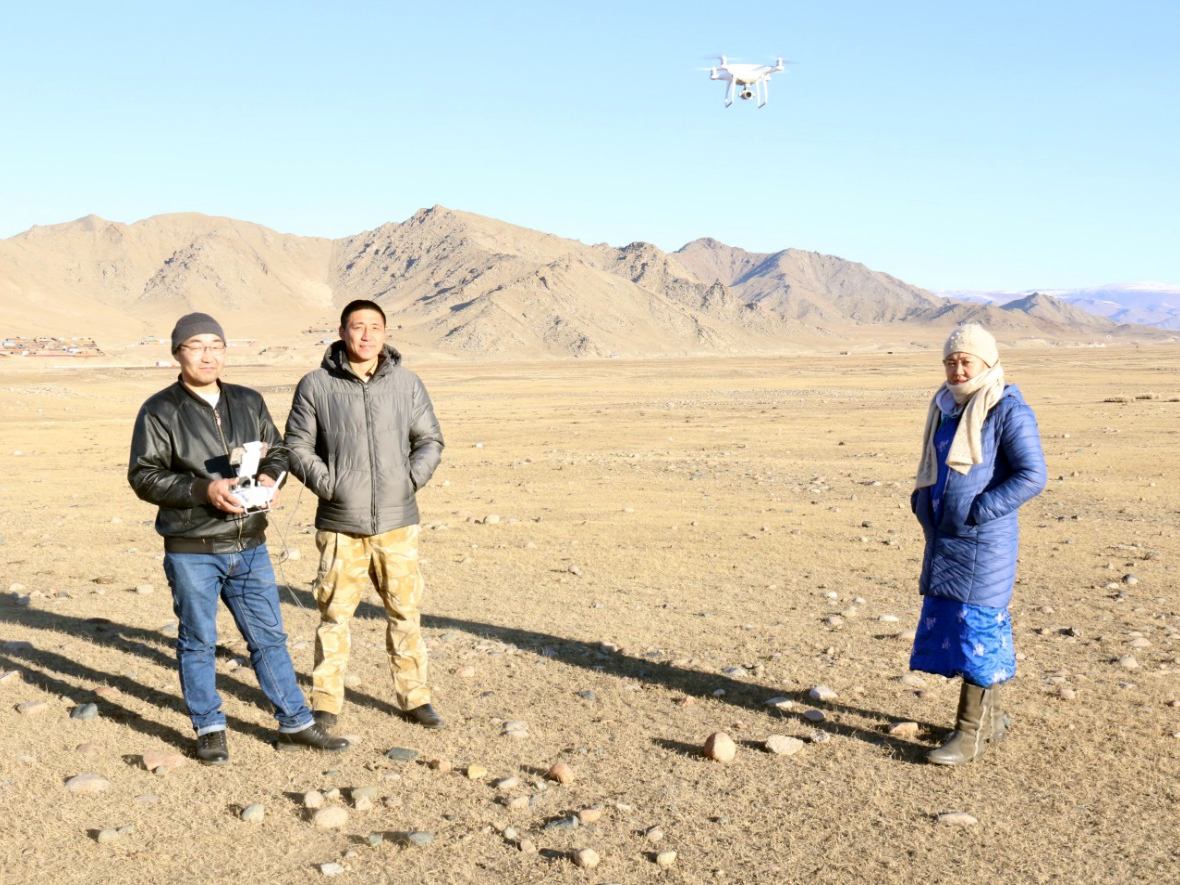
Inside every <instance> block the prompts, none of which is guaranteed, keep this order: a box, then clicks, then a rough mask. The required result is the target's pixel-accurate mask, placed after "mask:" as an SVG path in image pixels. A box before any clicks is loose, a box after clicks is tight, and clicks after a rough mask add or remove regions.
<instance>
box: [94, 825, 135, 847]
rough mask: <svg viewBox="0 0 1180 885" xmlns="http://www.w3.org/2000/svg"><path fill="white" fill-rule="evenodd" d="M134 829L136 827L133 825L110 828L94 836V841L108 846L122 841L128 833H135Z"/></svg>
mask: <svg viewBox="0 0 1180 885" xmlns="http://www.w3.org/2000/svg"><path fill="white" fill-rule="evenodd" d="M134 829H135V827H134V826H132V825H131V824H127V825H126V826H123V827H108V828H106V829H103V830H99V831H98V832H97V833H96V834H95V836H94V841H95V842H97V843H98V844H99V845H107V844H109V843H111V842H115V841H117V840H119V839H122V838H123V837H124V836H126V835H127V834H128V833H130V832H132V831H134Z"/></svg>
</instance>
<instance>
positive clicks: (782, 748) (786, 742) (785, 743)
mask: <svg viewBox="0 0 1180 885" xmlns="http://www.w3.org/2000/svg"><path fill="white" fill-rule="evenodd" d="M764 746H765V747H766V750H767V752H769V753H774V754H775V755H777V756H794V755H795V754H796V753H798V752H799V751H800V750H802V749H803V741H801V740H799V738H796V737H787V736H786V735H781V734H772V735H771V736H770V737H768V738H767V739H766V743H765V744H764Z"/></svg>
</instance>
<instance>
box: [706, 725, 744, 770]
mask: <svg viewBox="0 0 1180 885" xmlns="http://www.w3.org/2000/svg"><path fill="white" fill-rule="evenodd" d="M704 752H705V756H706V757H707V758H709V759H712V760H713V761H714V762H720V763H722V764H725V765H727V764H729V763H730V762H732V761H733V760H734V757H735V756H736V755H737V745H736V744H734V742H733V738H731V737H730V736H729V735H727V734H726V733H725V732H723V731H716V732H714V733H713V734H711V735H709V737H708V738H706V739H705V748H704Z"/></svg>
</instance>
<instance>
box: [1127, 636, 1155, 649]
mask: <svg viewBox="0 0 1180 885" xmlns="http://www.w3.org/2000/svg"><path fill="white" fill-rule="evenodd" d="M1130 645H1131V648H1151V640H1150V639H1148V638H1147V637H1146V636H1137V637H1135V638H1134V639H1132V640H1131V643H1130Z"/></svg>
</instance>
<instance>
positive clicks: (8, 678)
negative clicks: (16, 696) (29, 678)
mask: <svg viewBox="0 0 1180 885" xmlns="http://www.w3.org/2000/svg"><path fill="white" fill-rule="evenodd" d="M20 681H21V678H20V670H8V671H6V672H4V673H0V685H15V684H16V683H18V682H20Z"/></svg>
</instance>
